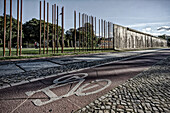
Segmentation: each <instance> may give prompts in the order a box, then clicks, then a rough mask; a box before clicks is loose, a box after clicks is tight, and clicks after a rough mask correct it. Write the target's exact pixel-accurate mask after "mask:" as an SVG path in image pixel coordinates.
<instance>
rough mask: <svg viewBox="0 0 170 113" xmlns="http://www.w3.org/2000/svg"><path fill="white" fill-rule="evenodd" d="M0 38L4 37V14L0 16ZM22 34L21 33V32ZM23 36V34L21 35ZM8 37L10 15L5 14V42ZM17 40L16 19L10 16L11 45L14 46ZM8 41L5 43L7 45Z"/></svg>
mask: <svg viewBox="0 0 170 113" xmlns="http://www.w3.org/2000/svg"><path fill="white" fill-rule="evenodd" d="M0 28H2V30H0V39H1V40H3V37H4V16H0ZM22 35H23V34H22ZM22 37H23V38H24V35H23V36H22ZM9 39H10V16H9V15H6V42H8V41H9ZM16 42H17V20H16V19H15V18H12V46H13V47H14V46H15V45H16ZM7 44H8V43H6V46H7Z"/></svg>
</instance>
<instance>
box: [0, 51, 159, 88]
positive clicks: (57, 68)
mask: <svg viewBox="0 0 170 113" xmlns="http://www.w3.org/2000/svg"><path fill="white" fill-rule="evenodd" d="M158 50H159V49H155V50H143V51H129V52H116V53H100V54H92V55H79V56H69V57H57V58H43V59H35V60H21V61H20V60H17V61H0V89H2V88H7V87H10V86H15V85H19V84H24V83H29V82H31V81H36V80H40V79H44V78H46V77H48V76H49V75H50V76H51V75H52V74H59V73H63V72H69V71H72V70H77V69H81V68H88V67H91V66H95V65H98V64H103V63H106V62H110V61H115V60H120V59H123V58H127V57H132V56H136V55H139V54H145V53H149V52H155V51H158Z"/></svg>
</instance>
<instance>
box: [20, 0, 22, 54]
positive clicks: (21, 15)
mask: <svg viewBox="0 0 170 113" xmlns="http://www.w3.org/2000/svg"><path fill="white" fill-rule="evenodd" d="M20 22H21V24H20V28H21V31H20V56H21V55H22V0H21V10H20Z"/></svg>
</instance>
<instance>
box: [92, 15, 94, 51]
mask: <svg viewBox="0 0 170 113" xmlns="http://www.w3.org/2000/svg"><path fill="white" fill-rule="evenodd" d="M93 40H94V37H93V16H92V51H93Z"/></svg>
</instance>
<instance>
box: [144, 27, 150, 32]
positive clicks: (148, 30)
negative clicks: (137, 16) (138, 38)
mask: <svg viewBox="0 0 170 113" xmlns="http://www.w3.org/2000/svg"><path fill="white" fill-rule="evenodd" d="M151 31H152V29H151V28H150V27H148V28H145V29H142V32H144V33H150V32H151Z"/></svg>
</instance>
